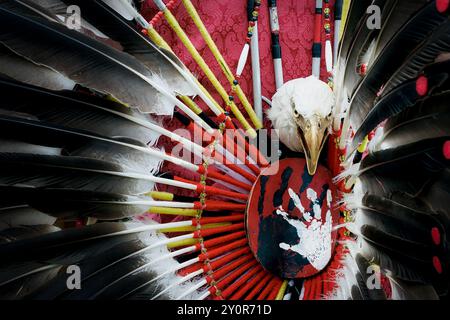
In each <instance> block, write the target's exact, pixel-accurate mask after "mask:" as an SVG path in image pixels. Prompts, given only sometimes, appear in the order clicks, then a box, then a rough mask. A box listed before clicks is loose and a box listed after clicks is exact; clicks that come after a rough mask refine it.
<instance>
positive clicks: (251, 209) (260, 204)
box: [246, 158, 339, 279]
mask: <svg viewBox="0 0 450 320" xmlns="http://www.w3.org/2000/svg"><path fill="white" fill-rule="evenodd" d="M336 199H337V190H336V188H335V187H334V184H333V183H332V177H331V174H330V172H329V171H328V170H327V169H326V168H325V167H323V166H320V165H319V167H318V168H317V172H316V174H315V175H314V176H310V175H309V174H308V170H307V167H306V161H305V160H304V159H300V158H289V159H283V160H281V161H279V162H277V163H275V164H272V165H271V166H270V167H269V168H267V169H265V170H263V171H262V172H261V174H260V176H259V177H258V179H257V181H256V183H255V184H254V186H253V189H252V191H251V194H250V200H249V202H248V206H247V220H246V223H247V235H248V240H249V244H250V248H251V250H252V252H253V254H254V255H255V257H256V259H257V260H258V261H259V262H260V263H261V264H262V265H263V267H264V268H266V269H267V270H269V271H271V272H273V273H274V274H276V275H278V276H280V277H282V278H289V279H290V278H305V277H309V276H312V275H314V274H316V273H318V272H319V271H321V270H322V269H323V268H325V266H326V265H327V264H328V262H329V261H330V259H331V256H332V254H333V251H334V245H335V241H336V236H337V231H333V227H334V226H336V225H337V223H338V219H339V211H338V208H337V205H336Z"/></svg>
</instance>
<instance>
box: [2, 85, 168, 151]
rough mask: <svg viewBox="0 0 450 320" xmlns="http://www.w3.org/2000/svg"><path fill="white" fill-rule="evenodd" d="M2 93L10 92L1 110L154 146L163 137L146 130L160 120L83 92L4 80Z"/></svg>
mask: <svg viewBox="0 0 450 320" xmlns="http://www.w3.org/2000/svg"><path fill="white" fill-rule="evenodd" d="M0 90H2V91H4V92H8V95H6V96H4V97H3V99H2V101H1V102H0V109H4V110H9V111H12V112H18V113H24V114H29V115H32V116H34V117H36V118H37V119H39V120H41V121H44V122H49V123H54V124H57V125H61V126H66V127H69V128H74V129H82V130H88V131H91V132H94V133H96V134H100V135H103V136H106V137H128V138H132V139H135V140H139V141H140V142H142V143H145V144H147V143H149V144H151V145H154V144H155V143H156V142H157V139H158V137H159V134H157V133H155V131H153V130H151V129H149V128H148V127H145V126H146V125H147V126H151V125H158V124H157V123H156V121H154V120H152V119H151V118H149V117H148V116H145V115H143V114H140V113H139V112H136V111H133V110H132V109H130V108H128V107H125V106H124V105H121V104H119V103H116V102H114V101H111V100H107V99H103V98H100V97H96V96H93V95H87V94H84V93H81V92H71V91H51V90H46V89H43V88H39V87H35V86H29V85H26V84H22V83H18V82H14V81H8V80H4V79H0ZM0 112H1V111H0ZM99 124H100V125H99Z"/></svg>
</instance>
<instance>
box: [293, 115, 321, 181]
mask: <svg viewBox="0 0 450 320" xmlns="http://www.w3.org/2000/svg"><path fill="white" fill-rule="evenodd" d="M298 133H299V135H300V138H301V141H302V145H303V150H304V152H305V158H306V165H307V167H308V173H309V175H311V176H312V175H314V174H315V173H316V171H317V165H318V162H319V157H320V152H321V151H322V149H323V146H324V145H325V141H326V139H327V136H328V130H327V129H326V128H319V126H318V123H316V122H313V123H311V126H310V127H309V128H308V130H306V129H303V128H302V127H301V126H298Z"/></svg>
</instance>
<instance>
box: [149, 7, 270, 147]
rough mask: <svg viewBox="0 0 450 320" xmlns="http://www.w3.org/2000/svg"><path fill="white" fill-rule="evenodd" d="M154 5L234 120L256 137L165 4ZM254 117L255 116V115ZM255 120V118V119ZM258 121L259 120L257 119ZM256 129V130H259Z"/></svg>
mask: <svg viewBox="0 0 450 320" xmlns="http://www.w3.org/2000/svg"><path fill="white" fill-rule="evenodd" d="M154 2H155V4H156V5H157V6H158V8H159V9H160V10H161V12H163V13H164V17H165V19H166V20H167V22H168V23H169V25H170V27H171V28H172V29H173V31H174V32H175V33H176V35H177V36H178V38H179V39H180V40H181V42H182V43H183V45H184V46H185V47H186V49H187V50H188V52H189V53H190V55H191V56H192V58H193V59H194V60H195V62H196V63H197V64H198V65H199V66H200V68H201V69H202V70H203V72H204V73H205V75H206V77H207V78H208V79H209V81H211V83H212V85H213V86H214V88H215V89H216V90H217V92H218V93H219V94H220V96H221V97H222V99H223V100H224V102H225V103H227V104H228V105H229V106H230V109H231V111H232V112H233V114H234V115H235V117H236V119H237V120H238V121H239V122H240V123H241V124H242V126H243V128H244V129H245V131H246V132H247V133H248V134H249V135H250V136H251V137H253V138H254V137H256V132H255V130H254V129H253V128H252V126H251V125H250V123H248V121H247V119H245V117H244V115H243V114H242V113H241V111H240V110H239V108H238V107H237V106H236V104H235V103H234V102H233V101H229V95H228V93H227V92H226V90H225V89H224V87H223V86H222V85H221V84H220V82H219V80H218V79H217V77H216V76H215V75H214V73H213V72H212V70H211V68H210V67H209V66H208V65H207V63H206V62H205V60H204V59H203V57H202V56H201V55H200V53H199V52H198V51H197V49H196V48H195V46H194V44H193V43H192V42H191V40H190V39H189V37H188V36H187V34H186V33H185V32H184V30H183V29H182V28H181V26H180V24H179V23H178V21H177V19H176V18H175V17H174V15H173V14H172V12H170V10H169V9H168V8H167V7H166V6H165V4H164V3H163V2H162V1H160V0H154ZM252 110H253V109H252ZM255 116H256V114H255ZM256 118H257V117H256ZM258 121H259V119H258ZM261 127H262V125H261V126H260V127H257V129H259V128H261Z"/></svg>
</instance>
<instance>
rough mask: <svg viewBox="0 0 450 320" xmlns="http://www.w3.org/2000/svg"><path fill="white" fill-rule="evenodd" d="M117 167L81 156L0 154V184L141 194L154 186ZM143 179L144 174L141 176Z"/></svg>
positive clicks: (148, 181)
mask: <svg viewBox="0 0 450 320" xmlns="http://www.w3.org/2000/svg"><path fill="white" fill-rule="evenodd" d="M139 176H140V175H137V174H132V173H127V172H125V171H124V170H123V168H122V167H121V166H119V165H117V164H113V163H109V162H105V161H100V160H94V159H86V158H81V157H65V156H47V155H36V154H23V153H0V184H2V185H10V186H14V185H26V186H31V187H35V188H53V189H56V188H61V189H78V190H85V191H98V192H111V193H121V194H129V195H135V194H142V193H146V192H149V191H151V190H153V186H154V183H153V182H152V181H150V180H144V179H140V178H139ZM141 177H144V175H141ZM149 178H151V177H149Z"/></svg>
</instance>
